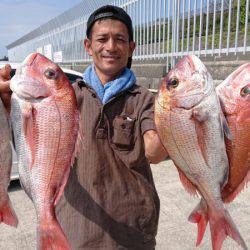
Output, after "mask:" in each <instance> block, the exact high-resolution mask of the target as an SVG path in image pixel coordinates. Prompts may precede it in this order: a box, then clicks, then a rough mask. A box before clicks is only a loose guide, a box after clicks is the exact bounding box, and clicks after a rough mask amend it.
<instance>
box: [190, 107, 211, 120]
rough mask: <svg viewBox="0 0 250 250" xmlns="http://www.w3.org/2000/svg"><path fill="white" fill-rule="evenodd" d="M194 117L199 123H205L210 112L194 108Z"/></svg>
mask: <svg viewBox="0 0 250 250" xmlns="http://www.w3.org/2000/svg"><path fill="white" fill-rule="evenodd" d="M192 111H193V112H192V117H193V118H194V119H195V120H197V121H199V122H205V121H206V120H207V119H208V116H209V112H208V111H207V110H203V109H202V108H201V107H200V108H193V110H192Z"/></svg>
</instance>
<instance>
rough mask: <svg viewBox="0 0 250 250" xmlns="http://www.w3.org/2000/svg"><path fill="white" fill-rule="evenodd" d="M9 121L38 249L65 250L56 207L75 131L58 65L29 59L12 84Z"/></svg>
mask: <svg viewBox="0 0 250 250" xmlns="http://www.w3.org/2000/svg"><path fill="white" fill-rule="evenodd" d="M10 87H11V90H12V91H13V94H12V99H11V120H12V124H13V130H14V135H15V141H16V147H17V155H18V162H19V173H20V180H21V183H22V186H23V188H24V190H25V192H26V193H27V194H28V196H29V197H30V198H31V200H32V202H33V203H34V206H35V209H36V213H37V218H38V228H37V235H38V240H37V245H38V248H39V249H70V246H69V244H68V242H67V239H66V237H65V234H64V232H63V230H62V229H61V227H60V225H59V223H58V221H57V219H56V216H55V205H56V203H57V201H58V200H59V199H60V196H61V195H62V193H63V190H64V187H65V185H66V182H67V179H68V176H69V171H70V166H71V164H72V159H73V157H74V148H75V141H76V137H77V133H78V111H77V104H76V97H75V93H74V90H73V88H72V86H71V85H70V82H69V80H68V78H67V77H66V75H65V74H64V73H63V71H62V70H61V69H60V67H59V66H58V65H56V64H55V63H53V62H52V61H50V60H49V59H47V58H46V57H44V56H42V55H41V54H39V53H33V54H31V55H29V56H28V57H27V58H26V59H25V60H24V62H23V63H22V65H21V66H20V68H18V69H17V70H16V74H15V76H14V77H13V78H12V80H11V84H10Z"/></svg>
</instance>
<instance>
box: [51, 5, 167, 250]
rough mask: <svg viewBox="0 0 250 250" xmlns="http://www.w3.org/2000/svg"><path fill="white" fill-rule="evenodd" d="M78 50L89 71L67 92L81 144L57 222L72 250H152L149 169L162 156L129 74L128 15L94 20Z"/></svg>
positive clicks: (154, 200)
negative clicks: (87, 59)
mask: <svg viewBox="0 0 250 250" xmlns="http://www.w3.org/2000/svg"><path fill="white" fill-rule="evenodd" d="M84 46H85V49H86V50H87V52H88V54H89V55H90V56H91V57H92V58H93V63H92V65H90V66H89V67H88V68H87V69H86V71H85V72H84V74H83V81H78V82H77V83H76V84H75V86H74V87H75V92H76V96H77V101H78V108H79V111H80V113H81V121H80V122H81V126H82V128H83V130H84V135H85V139H84V145H83V146H82V148H80V155H79V157H78V158H77V160H76V162H75V164H74V167H73V168H72V169H71V172H70V176H69V180H68V183H67V185H66V188H65V192H64V195H63V197H62V198H61V200H60V201H59V204H58V206H57V212H56V213H57V217H58V219H59V221H60V223H61V225H62V228H63V229H64V232H65V233H66V235H67V238H68V240H69V242H70V244H71V247H72V249H107V250H112V249H135V250H140V249H143V250H146V249H154V248H155V236H156V232H157V225H158V218H159V198H158V195H157V192H156V190H155V186H154V182H153V177H152V173H151V169H150V165H149V163H150V162H153V163H157V162H159V161H161V160H162V159H164V158H165V157H166V156H167V152H166V151H165V149H164V148H163V146H162V144H161V142H160V140H159V138H158V135H157V133H156V130H155V124H154V112H153V102H154V98H153V96H152V94H151V93H150V92H149V91H148V90H147V89H146V88H143V87H141V86H139V85H137V84H136V78H135V75H134V73H133V71H131V70H130V66H131V61H132V54H133V51H134V49H135V42H134V41H133V28H132V21H131V19H130V17H129V15H128V14H127V13H126V12H125V11H124V10H123V9H121V8H118V7H114V6H104V7H101V8H100V9H98V10H96V11H95V12H93V13H92V15H91V16H90V17H89V19H88V22H87V38H86V39H85V40H84Z"/></svg>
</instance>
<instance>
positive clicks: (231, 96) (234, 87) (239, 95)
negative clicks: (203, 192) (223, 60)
mask: <svg viewBox="0 0 250 250" xmlns="http://www.w3.org/2000/svg"><path fill="white" fill-rule="evenodd" d="M216 92H217V94H218V96H219V99H220V103H221V106H222V110H223V113H224V115H225V118H226V120H227V123H228V126H229V129H230V131H231V133H232V140H229V139H227V138H226V149H227V155H228V159H229V166H230V171H229V178H228V182H227V184H226V185H225V187H224V188H223V189H222V198H223V201H224V202H225V203H229V202H231V201H233V200H234V199H235V197H236V196H237V195H238V194H239V193H240V192H241V191H242V190H243V189H244V187H245V186H246V185H247V183H248V182H249V181H250V134H249V131H250V63H245V64H243V65H241V66H240V67H238V68H237V69H236V70H235V71H234V72H233V73H232V74H230V75H229V76H228V77H227V78H226V80H225V81H223V82H222V83H221V84H220V85H219V86H218V87H217V88H216Z"/></svg>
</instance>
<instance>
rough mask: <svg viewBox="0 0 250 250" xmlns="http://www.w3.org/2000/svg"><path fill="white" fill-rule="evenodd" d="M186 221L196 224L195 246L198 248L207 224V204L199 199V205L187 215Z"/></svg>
mask: <svg viewBox="0 0 250 250" xmlns="http://www.w3.org/2000/svg"><path fill="white" fill-rule="evenodd" d="M188 220H189V221H190V222H192V223H197V227H198V234H197V240H196V246H199V245H200V243H201V241H202V239H203V236H204V233H205V231H206V227H207V222H208V214H207V204H206V202H205V201H204V200H203V199H201V201H200V202H199V204H198V205H197V206H196V207H195V209H194V210H193V211H192V213H191V214H190V215H189V217H188Z"/></svg>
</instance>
